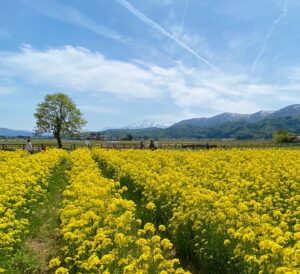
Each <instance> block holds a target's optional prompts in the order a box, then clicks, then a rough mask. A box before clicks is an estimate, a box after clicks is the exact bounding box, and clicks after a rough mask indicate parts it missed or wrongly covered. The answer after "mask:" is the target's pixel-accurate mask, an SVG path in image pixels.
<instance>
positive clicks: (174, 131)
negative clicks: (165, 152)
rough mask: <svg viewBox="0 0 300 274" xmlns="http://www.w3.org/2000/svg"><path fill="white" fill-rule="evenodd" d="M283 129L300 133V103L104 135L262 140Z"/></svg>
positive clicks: (226, 113)
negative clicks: (274, 108)
mask: <svg viewBox="0 0 300 274" xmlns="http://www.w3.org/2000/svg"><path fill="white" fill-rule="evenodd" d="M279 128H284V129H286V130H289V131H293V132H295V133H296V134H300V104H295V105H290V106H287V107H285V108H282V109H279V110H277V111H259V112H256V113H253V114H238V113H228V112H225V113H222V114H219V115H216V116H213V117H209V118H193V119H188V120H182V121H180V122H178V123H175V124H173V125H171V126H170V127H167V128H158V127H149V128H139V129H138V128H134V129H132V128H131V129H130V128H129V129H128V128H127V129H111V130H106V131H103V132H102V134H104V135H106V136H108V137H115V138H121V137H122V136H124V135H126V134H131V135H132V136H133V137H135V138H137V137H141V138H236V139H258V138H272V136H273V134H274V132H275V131H276V130H278V129H279Z"/></svg>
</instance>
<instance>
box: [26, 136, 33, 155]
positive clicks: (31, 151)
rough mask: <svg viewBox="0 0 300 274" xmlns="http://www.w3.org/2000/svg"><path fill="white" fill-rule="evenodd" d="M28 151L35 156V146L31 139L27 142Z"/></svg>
mask: <svg viewBox="0 0 300 274" xmlns="http://www.w3.org/2000/svg"><path fill="white" fill-rule="evenodd" d="M26 150H27V152H28V153H30V154H33V145H32V143H31V141H30V139H28V140H27V143H26Z"/></svg>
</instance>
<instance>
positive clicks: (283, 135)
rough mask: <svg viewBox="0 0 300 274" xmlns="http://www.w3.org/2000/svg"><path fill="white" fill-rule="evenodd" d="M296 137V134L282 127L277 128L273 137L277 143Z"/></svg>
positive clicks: (290, 140) (292, 140)
mask: <svg viewBox="0 0 300 274" xmlns="http://www.w3.org/2000/svg"><path fill="white" fill-rule="evenodd" d="M296 138H297V136H296V134H295V133H293V132H290V131H287V130H285V129H283V128H281V129H278V130H277V131H276V132H275V134H274V139H275V141H276V142H278V143H285V142H294V141H295V139H296Z"/></svg>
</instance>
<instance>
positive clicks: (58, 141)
mask: <svg viewBox="0 0 300 274" xmlns="http://www.w3.org/2000/svg"><path fill="white" fill-rule="evenodd" d="M56 140H57V144H58V148H62V143H61V139H60V136H59V135H57V136H56Z"/></svg>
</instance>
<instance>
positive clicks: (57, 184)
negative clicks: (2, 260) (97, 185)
mask: <svg viewBox="0 0 300 274" xmlns="http://www.w3.org/2000/svg"><path fill="white" fill-rule="evenodd" d="M66 168H67V164H66V163H65V162H63V163H62V164H61V165H60V166H59V167H58V168H57V169H56V170H54V172H53V174H52V176H51V178H50V181H49V187H48V191H47V193H46V195H45V197H44V199H43V201H42V202H41V203H39V204H38V205H37V207H36V209H35V211H33V214H32V217H31V218H30V227H29V234H28V236H27V237H26V239H25V245H24V246H23V247H22V248H21V249H20V250H19V251H18V252H17V253H16V254H15V258H14V260H13V265H12V266H11V267H12V269H11V272H10V273H14V274H15V273H22V274H23V273H30V274H32V273H50V272H49V268H48V264H49V261H50V259H52V258H53V257H56V256H58V255H59V252H60V241H61V239H60V234H59V226H60V220H59V209H60V208H61V205H62V199H63V191H64V189H65V187H66V185H67V182H68V179H67V176H66V174H65V170H66Z"/></svg>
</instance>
